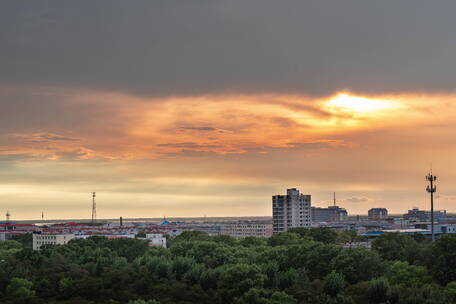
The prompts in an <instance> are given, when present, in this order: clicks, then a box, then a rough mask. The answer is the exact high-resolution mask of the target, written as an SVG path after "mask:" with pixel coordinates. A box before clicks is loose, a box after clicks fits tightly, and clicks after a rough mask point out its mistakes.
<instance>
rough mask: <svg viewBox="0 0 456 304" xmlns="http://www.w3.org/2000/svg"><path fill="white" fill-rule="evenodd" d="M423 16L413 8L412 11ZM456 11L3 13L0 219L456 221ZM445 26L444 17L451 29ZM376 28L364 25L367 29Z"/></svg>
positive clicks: (255, 5)
mask: <svg viewBox="0 0 456 304" xmlns="http://www.w3.org/2000/svg"><path fill="white" fill-rule="evenodd" d="M410 7H413V11H411V10H410ZM455 9H456V3H453V2H449V1H447V2H443V3H441V5H435V4H433V3H429V2H428V1H416V0H413V1H412V0H406V1H401V2H400V3H390V2H388V1H382V2H375V3H374V2H372V3H366V1H356V0H351V1H348V2H346V3H335V1H329V0H328V1H327V0H322V1H318V3H312V4H309V3H304V2H303V3H299V2H296V1H286V4H284V3H283V2H281V3H277V1H272V0H266V1H261V5H260V3H259V2H258V1H252V2H250V3H248V4H246V3H241V2H239V1H233V2H223V3H212V2H207V1H202V2H198V3H186V4H182V3H180V1H166V3H161V2H154V1H152V2H150V1H137V2H135V3H130V4H126V3H124V1H118V0H111V1H100V2H98V3H97V4H96V5H95V4H93V5H92V4H91V5H89V4H88V3H85V2H83V1H77V2H74V3H59V2H53V3H52V4H50V3H48V2H41V1H40V2H34V3H28V2H23V1H15V2H14V3H10V4H8V5H4V6H3V7H2V10H0V37H1V41H2V48H1V50H0V55H1V56H0V65H1V66H2V73H1V75H0V212H1V214H2V217H3V215H4V214H5V213H6V211H7V210H9V211H10V212H11V214H12V218H20V219H39V218H41V212H42V211H44V213H45V215H46V218H88V217H89V216H90V212H91V193H92V192H93V191H96V192H97V195H98V194H99V196H97V204H98V210H97V211H98V213H97V216H98V217H99V218H118V217H119V216H124V217H141V216H142V215H147V216H148V217H162V216H164V215H166V216H169V217H181V216H189V217H194V216H203V215H207V216H255V215H259V216H261V215H270V214H271V206H270V197H271V195H275V194H280V193H282V192H283V189H286V188H291V187H297V188H299V189H301V190H302V191H303V193H309V194H312V198H313V205H314V206H319V207H326V206H329V205H332V193H333V192H334V191H335V192H337V194H338V198H339V201H338V204H339V205H340V206H342V207H344V208H346V209H347V210H348V212H349V213H350V214H366V213H367V210H368V209H370V208H372V207H385V208H387V209H388V211H389V212H390V213H402V212H403V211H405V210H408V209H411V208H412V207H414V206H416V207H419V208H421V209H426V210H427V209H428V208H429V197H428V194H427V193H426V189H425V187H426V181H425V178H424V176H425V175H426V174H427V173H428V171H429V166H430V163H431V162H432V164H433V168H434V172H435V173H436V174H437V175H438V176H439V178H440V179H439V183H438V187H439V189H438V192H437V193H436V197H435V208H436V209H437V210H448V211H449V212H456V205H455V203H456V189H455V188H454V187H453V185H455V184H456V163H455V162H454V161H453V158H454V154H455V152H456V146H455V144H456V142H455V141H454V130H455V128H456V91H455V88H454V83H453V79H454V78H455V77H456V72H455V71H456V66H455V64H456V61H455V60H454V58H453V57H454V54H455V52H456V33H455V32H454V31H452V29H453V28H454V27H455V26H456V20H455V19H454V18H453V15H452V12H454V10H455ZM437 20H438V22H436V21H437ZM360 25H361V26H360Z"/></svg>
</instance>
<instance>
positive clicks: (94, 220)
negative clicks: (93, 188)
mask: <svg viewBox="0 0 456 304" xmlns="http://www.w3.org/2000/svg"><path fill="white" fill-rule="evenodd" d="M95 197H96V195H95V192H92V224H95V222H96V220H97V203H96V202H95Z"/></svg>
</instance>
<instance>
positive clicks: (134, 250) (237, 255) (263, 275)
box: [0, 228, 456, 304]
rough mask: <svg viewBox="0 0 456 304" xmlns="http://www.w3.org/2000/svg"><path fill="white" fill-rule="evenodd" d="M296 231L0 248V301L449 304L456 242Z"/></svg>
mask: <svg viewBox="0 0 456 304" xmlns="http://www.w3.org/2000/svg"><path fill="white" fill-rule="evenodd" d="M356 241H359V237H358V236H357V235H356V233H354V231H342V232H336V231H333V230H331V229H328V228H312V229H306V228H295V229H291V230H290V232H286V233H280V234H277V235H274V236H273V237H271V238H269V239H266V238H255V237H247V238H240V239H236V238H232V237H229V236H214V237H210V236H208V235H207V234H206V233H203V232H198V231H191V232H185V233H183V234H181V235H180V236H178V237H175V238H173V239H170V240H169V248H160V247H148V245H147V243H146V242H144V241H141V240H139V239H124V240H108V239H106V238H102V237H92V238H90V239H87V240H82V239H81V240H73V241H71V242H70V243H69V244H67V245H64V246H49V247H46V248H44V249H43V250H41V251H33V250H31V248H30V247H31V245H30V236H22V237H19V238H18V239H17V240H12V241H4V242H0V303H5V304H8V303H32V304H33V303H43V304H44V303H72V304H73V303H74V304H76V303H77V304H88V303H110V304H116V303H125V304H159V303H161V304H165V303H208V304H209V303H210V304H214V303H218V304H228V303H236V304H244V303H245V304H247V303H248V304H256V303H258V304H297V303H312V304H320V303H321V304H326V303H328V304H329V303H334V304H336V303H347V304H348V303H350V304H352V303H353V304H357V303H360V304H361V303H362V304H364V303H372V304H380V303H389V304H395V303H397V304H422V303H425V304H426V303H428V304H439V303H441V304H443V303H456V235H445V236H442V237H441V238H439V239H438V240H437V241H436V242H435V243H434V244H432V243H430V242H429V241H428V240H425V239H423V238H421V237H419V236H416V237H412V236H407V235H400V234H385V235H383V236H380V237H378V238H377V239H376V240H375V241H374V242H373V244H372V249H367V248H346V247H347V246H344V247H343V246H341V244H342V243H343V244H345V245H347V244H350V243H353V242H356Z"/></svg>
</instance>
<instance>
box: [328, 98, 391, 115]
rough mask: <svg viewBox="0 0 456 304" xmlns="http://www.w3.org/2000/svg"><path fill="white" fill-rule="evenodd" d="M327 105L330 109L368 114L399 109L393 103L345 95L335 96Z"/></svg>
mask: <svg viewBox="0 0 456 304" xmlns="http://www.w3.org/2000/svg"><path fill="white" fill-rule="evenodd" d="M328 105H329V106H330V107H336V108H339V109H342V110H345V111H350V112H357V113H368V112H375V111H381V110H388V109H393V108H397V107H399V105H398V104H397V103H395V102H393V101H387V100H380V99H371V98H365V97H359V96H352V95H349V94H345V93H341V94H338V95H336V97H335V98H334V99H331V100H329V102H328Z"/></svg>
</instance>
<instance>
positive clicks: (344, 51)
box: [0, 0, 456, 96]
mask: <svg viewBox="0 0 456 304" xmlns="http://www.w3.org/2000/svg"><path fill="white" fill-rule="evenodd" d="M455 11H456V2H455V1H425V0H402V1H397V0H396V1H392V0H391V1H390V0H385V1H365V0H362V1H361V0H356V1H355V0H346V1H334V0H332V1H329V0H318V1H291V0H285V1H275V0H263V1H259V0H250V1H240V0H235V1H206V0H203V1H174V0H167V1H150V0H147V1H146V0H133V1H120V0H109V1H107V0H106V1H104V0H100V1H85V0H81V1H49V0H48V1H45V0H43V1H22V0H16V1H10V2H5V1H4V2H3V3H2V4H1V9H0V41H1V43H2V47H1V48H0V66H2V73H1V74H0V83H4V84H34V85H62V86H75V87H89V88H94V89H103V90H118V91H123V92H128V93H131V94H141V95H150V96H160V95H186V94H207V93H220V92H247V93H248V92H253V93H255V92H271V91H273V92H295V93H302V94H308V95H326V94H331V93H333V92H335V91H339V90H344V89H348V90H353V91H356V92H363V93H385V92H386V93H389V92H403V91H431V92H440V91H445V92H448V91H454V78H455V76H456V60H455V55H454V54H456V31H454V29H455V28H456V18H454V12H455Z"/></svg>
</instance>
